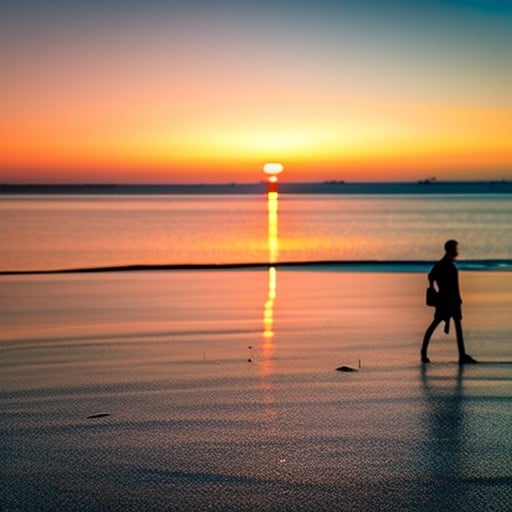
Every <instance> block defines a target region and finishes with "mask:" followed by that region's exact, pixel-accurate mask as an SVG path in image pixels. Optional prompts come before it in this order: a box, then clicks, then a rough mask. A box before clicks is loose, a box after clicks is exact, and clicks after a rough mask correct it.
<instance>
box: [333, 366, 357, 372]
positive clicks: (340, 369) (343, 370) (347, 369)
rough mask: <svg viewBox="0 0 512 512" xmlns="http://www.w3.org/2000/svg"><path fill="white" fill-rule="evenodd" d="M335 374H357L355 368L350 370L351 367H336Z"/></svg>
mask: <svg viewBox="0 0 512 512" xmlns="http://www.w3.org/2000/svg"><path fill="white" fill-rule="evenodd" d="M336 371H337V372H357V369H356V368H352V367H351V366H338V368H336Z"/></svg>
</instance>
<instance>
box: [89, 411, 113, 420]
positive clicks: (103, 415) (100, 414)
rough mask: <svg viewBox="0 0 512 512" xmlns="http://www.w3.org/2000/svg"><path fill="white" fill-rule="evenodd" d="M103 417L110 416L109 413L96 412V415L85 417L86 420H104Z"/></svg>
mask: <svg viewBox="0 0 512 512" xmlns="http://www.w3.org/2000/svg"><path fill="white" fill-rule="evenodd" d="M105 416H110V413H109V412H98V413H96V414H91V415H90V416H87V419H88V420H90V419H93V418H105Z"/></svg>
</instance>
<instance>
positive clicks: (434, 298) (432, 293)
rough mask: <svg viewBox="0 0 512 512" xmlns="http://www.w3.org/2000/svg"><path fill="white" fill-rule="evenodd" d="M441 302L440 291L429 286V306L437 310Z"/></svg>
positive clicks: (427, 299)
mask: <svg viewBox="0 0 512 512" xmlns="http://www.w3.org/2000/svg"><path fill="white" fill-rule="evenodd" d="M438 302H439V293H438V291H437V290H436V289H435V288H434V287H433V286H429V287H428V288H427V295H426V303H427V306H431V307H433V308H435V307H436V306H437V304H438Z"/></svg>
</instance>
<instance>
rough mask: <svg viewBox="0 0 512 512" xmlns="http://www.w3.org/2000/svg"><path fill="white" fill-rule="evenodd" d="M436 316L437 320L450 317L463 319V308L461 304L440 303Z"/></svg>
mask: <svg viewBox="0 0 512 512" xmlns="http://www.w3.org/2000/svg"><path fill="white" fill-rule="evenodd" d="M434 318H435V319H436V320H449V319H450V318H453V319H454V320H461V319H462V308H461V306H460V304H440V305H439V306H437V307H436V312H435V314H434Z"/></svg>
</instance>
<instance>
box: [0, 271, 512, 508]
mask: <svg viewBox="0 0 512 512" xmlns="http://www.w3.org/2000/svg"><path fill="white" fill-rule="evenodd" d="M461 285H462V294H463V298H464V304H463V308H464V320H463V325H464V328H465V335H466V347H467V350H468V352H469V353H471V355H473V356H474V357H475V358H476V359H478V360H479V361H480V364H478V365H467V366H464V367H459V365H458V364H457V352H456V343H455V337H454V333H453V332H451V333H450V334H449V335H445V334H444V333H442V330H441V329H439V332H436V333H435V335H434V337H433V339H432V343H431V348H430V351H429V356H430V357H431V359H432V363H431V364H430V365H421V364H420V362H419V347H420V344H421V338H422V336H423V332H424V330H425V328H426V326H427V325H428V323H429V321H430V319H431V315H432V310H431V309H430V308H427V307H426V306H425V305H424V292H425V286H426V279H425V275H424V274H421V273H406V272H339V271H333V270H332V269H322V268H319V269H300V268H299V269H278V270H276V269H275V268H269V269H267V268H262V269H248V270H221V271H219V270H217V271H215V270H210V271H207V270H204V271H181V272H180V271H173V272H169V271H161V272H120V273H104V274H96V275H85V274H66V275H47V276H45V275H40V276H38V275H34V276H2V277H1V288H0V305H1V313H0V315H1V316H0V320H1V322H2V326H3V327H2V334H1V335H0V351H1V358H0V361H1V363H0V364H1V365H2V371H1V375H2V376H1V395H0V396H1V402H0V407H1V412H2V414H1V418H2V419H1V425H0V428H1V432H2V435H1V439H2V443H1V458H2V460H3V461H4V462H3V464H2V466H1V469H0V480H1V481H2V486H1V489H2V490H1V495H0V499H1V509H2V510H6V511H18V510H85V511H89V510H91V511H92V510H180V511H181V510H184V511H188V510H190V511H192V510H194V511H196V510H262V511H263V510H369V509H373V510H427V511H428V510H507V509H509V508H508V507H509V506H510V505H509V503H510V500H511V499H512V463H511V462H510V461H511V460H512V433H511V431H510V420H511V411H510V403H511V398H512V345H511V344H510V339H511V333H512V323H511V320H510V314H509V311H510V305H511V303H512V274H511V273H510V272H461ZM342 365H343V366H347V367H350V368H351V369H354V370H357V371H351V372H342V371H336V368H339V367H340V366H342Z"/></svg>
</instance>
